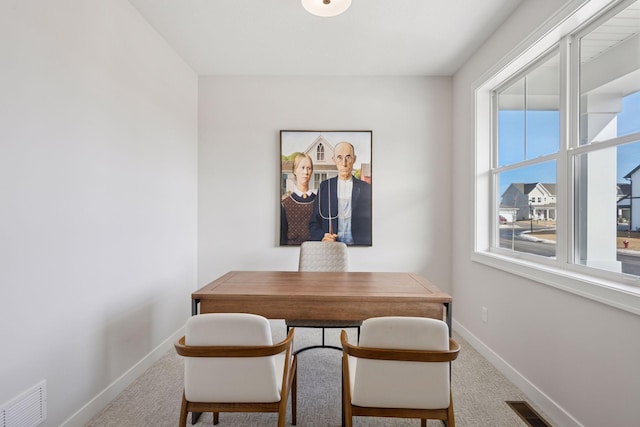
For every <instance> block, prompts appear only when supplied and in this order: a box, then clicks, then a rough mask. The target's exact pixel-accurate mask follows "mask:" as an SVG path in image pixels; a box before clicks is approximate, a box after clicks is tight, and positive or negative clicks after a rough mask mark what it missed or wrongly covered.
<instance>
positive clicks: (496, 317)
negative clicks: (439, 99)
mask: <svg viewBox="0 0 640 427" xmlns="http://www.w3.org/2000/svg"><path fill="white" fill-rule="evenodd" d="M579 3H581V2H580V1H572V2H568V1H566V0H537V1H526V2H524V3H523V4H522V5H521V7H519V9H518V10H517V11H516V12H515V13H514V14H513V15H512V16H511V17H510V19H509V20H508V21H507V22H506V24H505V25H503V27H502V28H501V29H500V30H499V31H497V32H496V34H494V36H493V37H492V38H491V39H490V40H489V41H488V42H487V43H486V44H485V45H484V46H483V48H482V49H480V50H479V51H478V52H477V53H476V54H475V55H474V56H473V57H472V58H471V59H470V60H469V61H468V62H467V64H465V66H464V67H462V68H461V70H459V72H458V73H456V75H455V76H454V80H453V105H454V108H453V111H454V114H453V123H454V124H455V126H454V128H453V129H454V131H453V141H454V143H453V161H454V162H455V164H458V165H460V167H457V168H456V171H457V173H455V174H454V175H453V206H454V209H453V221H454V223H455V224H456V227H454V228H453V244H454V245H455V247H458V248H462V250H460V251H457V252H456V251H454V252H453V254H452V255H453V256H452V260H453V268H452V280H453V297H454V302H455V303H454V316H455V320H456V326H457V327H458V330H459V331H460V332H461V333H463V335H465V336H466V337H467V338H468V339H469V340H471V342H473V343H474V344H475V345H477V346H478V348H479V349H481V350H482V352H483V353H484V354H485V356H487V357H489V358H490V359H491V360H492V361H493V362H494V363H497V364H498V366H499V367H500V368H501V369H502V370H503V371H504V372H505V373H507V375H509V377H510V378H511V379H512V380H514V381H515V382H516V383H517V384H518V385H519V386H520V387H521V388H522V389H523V390H524V391H525V392H527V393H528V394H529V395H530V396H531V397H532V398H534V399H535V402H536V403H537V404H538V405H540V406H541V407H542V409H543V410H544V411H545V412H547V413H548V414H549V415H550V417H551V418H552V420H551V422H552V424H553V425H555V426H574V425H584V426H604V425H616V426H634V425H637V420H638V418H640V407H639V406H638V405H637V404H636V403H635V402H638V401H640V369H638V355H639V354H640V340H638V339H637V338H638V331H639V330H640V318H639V317H638V316H636V315H634V314H631V313H628V312H626V311H621V310H618V309H616V308H613V307H611V306H608V305H604V304H601V303H598V302H595V301H592V300H589V299H585V298H583V297H580V296H577V295H574V294H570V293H566V292H563V291H560V290H557V289H555V288H551V287H549V286H547V285H543V284H541V283H538V282H536V281H533V280H527V279H524V278H522V277H519V276H515V275H512V274H508V273H506V272H502V271H500V270H496V269H493V268H489V267H487V266H484V265H480V264H477V263H474V262H472V261H471V259H470V256H471V251H472V250H473V236H472V233H473V228H472V224H473V218H472V215H471V213H472V212H473V211H474V206H473V200H474V192H473V175H472V174H473V170H474V158H473V155H474V140H473V134H472V126H473V123H474V118H473V116H472V107H473V98H472V93H471V87H472V86H473V84H474V82H475V81H476V80H477V79H479V78H480V77H481V76H482V75H483V74H484V73H486V72H487V71H488V70H490V69H491V68H492V67H493V66H494V64H496V63H497V62H499V61H501V59H502V58H503V57H504V56H505V55H507V54H509V55H511V56H515V55H516V54H517V53H518V52H519V50H518V49H515V48H516V47H517V43H519V42H520V41H521V40H524V39H525V38H526V37H527V36H528V35H529V34H530V33H532V32H533V31H534V30H535V29H536V27H537V26H539V25H541V24H543V23H544V21H545V20H547V19H548V18H550V17H551V16H552V15H553V14H554V13H556V12H557V11H559V10H560V9H561V7H562V6H563V5H565V4H568V5H572V6H575V5H578V4H579ZM565 15H566V14H565ZM513 49H515V50H513ZM512 50H513V51H512ZM483 306H485V307H487V308H488V310H489V316H488V322H487V323H486V324H485V323H483V322H482V321H481V310H482V307H483ZM463 351H464V350H463Z"/></svg>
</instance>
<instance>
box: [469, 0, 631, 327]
mask: <svg viewBox="0 0 640 427" xmlns="http://www.w3.org/2000/svg"><path fill="white" fill-rule="evenodd" d="M622 3H626V0H621V1H619V2H615V4H614V3H612V2H611V1H609V0H590V1H587V2H571V3H569V4H567V5H565V7H564V8H563V9H561V10H559V11H558V12H557V13H556V14H555V15H554V16H553V17H552V18H551V19H549V20H548V21H547V23H546V24H545V25H543V26H542V27H540V28H539V29H538V30H537V31H535V32H534V34H532V35H531V36H530V37H529V38H527V39H526V40H524V41H523V42H522V43H521V44H520V45H519V46H518V47H517V48H516V49H514V50H513V51H512V53H511V54H510V55H508V56H507V57H505V58H504V59H503V60H502V61H500V62H499V63H498V64H497V65H496V66H495V67H494V68H493V69H491V70H489V71H488V72H487V73H485V75H483V76H482V77H481V78H480V79H478V81H477V82H475V83H474V84H473V86H472V91H473V93H472V95H473V96H472V99H474V101H475V104H474V116H475V127H474V137H475V156H474V161H475V165H474V167H475V173H474V177H473V179H474V183H473V185H474V189H475V201H474V209H475V211H474V215H473V218H474V223H473V227H472V229H473V230H474V246H473V252H472V254H471V258H472V260H473V261H475V262H479V263H482V264H485V265H488V266H491V267H494V268H498V269H500V270H504V271H507V272H510V273H513V274H517V275H519V276H522V277H525V278H528V279H530V280H532V281H535V282H539V283H542V284H545V285H548V286H552V287H554V288H558V289H562V290H565V291H567V292H571V293H573V294H577V295H581V296H583V297H586V298H589V299H592V300H595V301H599V302H601V303H604V304H607V305H610V306H613V307H617V308H619V309H622V310H625V311H629V312H632V313H635V314H638V315H640V277H633V276H628V275H625V276H623V275H621V274H615V273H608V272H605V271H598V270H597V269H594V268H589V267H585V266H583V265H577V264H574V263H573V254H574V248H572V247H569V246H571V245H568V244H567V243H568V242H574V241H575V239H574V235H573V231H572V230H574V225H575V222H574V221H575V220H574V218H573V212H574V202H573V201H574V188H573V187H574V185H573V178H572V176H573V166H572V162H573V159H574V157H575V156H577V155H579V154H580V153H582V152H586V151H589V150H590V148H589V147H588V146H580V147H578V146H577V141H578V135H577V133H576V132H578V128H579V126H578V122H577V120H578V114H577V108H578V104H577V101H578V99H579V94H578V88H577V85H575V84H570V82H575V81H577V77H578V75H577V74H578V72H579V70H578V69H577V67H571V64H572V63H576V62H575V61H576V60H577V59H578V58H577V57H576V53H575V52H576V49H574V50H573V51H572V50H571V49H570V43H571V37H570V36H571V35H572V34H576V33H577V32H578V31H580V30H581V29H583V28H584V26H585V25H586V24H588V23H589V22H590V21H593V20H594V18H595V17H596V16H599V15H601V12H602V11H603V10H604V9H610V8H611V7H616V6H617V5H619V4H622ZM557 48H559V49H560V61H561V63H560V114H561V119H560V134H561V135H560V151H559V153H558V154H557V156H554V157H556V158H557V163H556V165H557V184H556V187H557V190H558V191H557V202H556V203H557V246H556V258H555V259H547V258H544V257H538V256H535V255H530V254H527V253H520V252H513V251H507V250H501V249H500V248H497V247H495V246H496V245H494V244H492V242H496V238H497V235H498V221H497V220H496V218H498V214H499V213H498V207H497V203H496V201H497V199H498V197H496V196H495V195H496V194H497V192H498V191H497V188H496V183H495V182H494V180H493V179H492V173H491V171H492V165H494V162H493V161H492V160H493V159H494V156H495V155H496V154H495V153H494V152H493V150H494V144H493V140H494V135H493V134H492V133H493V131H494V129H495V120H496V118H495V111H493V110H492V102H491V98H492V96H493V93H494V92H493V91H494V90H495V89H496V88H498V87H500V86H501V85H503V84H504V83H505V82H506V81H508V80H510V79H512V78H513V77H514V76H516V75H518V74H520V73H522V72H524V70H526V69H527V68H529V67H530V65H531V64H534V63H536V62H537V61H538V60H539V59H540V58H542V57H544V56H545V55H546V54H547V53H548V52H550V51H551V50H553V49H557ZM570 141H576V143H575V144H573V145H572V144H570Z"/></svg>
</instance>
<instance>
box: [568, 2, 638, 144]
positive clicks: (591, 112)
mask: <svg viewBox="0 0 640 427" xmlns="http://www.w3.org/2000/svg"><path fill="white" fill-rule="evenodd" d="M639 9H640V1H636V2H634V3H631V4H630V5H629V6H628V7H627V8H626V9H623V10H622V11H621V12H619V13H618V14H616V15H615V16H613V17H612V18H610V19H609V20H608V21H606V22H604V23H603V24H601V25H600V26H598V27H596V28H595V29H594V30H592V31H591V32H589V34H587V35H586V36H584V37H582V38H581V39H580V145H586V144H590V143H593V142H599V141H605V140H609V139H612V138H615V137H617V136H622V135H629V134H631V133H634V132H638V131H639V130H640V108H639V107H638V103H639V102H640V101H638V98H639V97H640V95H638V94H637V92H638V91H639V90H640V70H639V68H638V63H639V62H640V61H639V59H640V49H639V48H638V47H639V45H640V18H639V17H638V10H639Z"/></svg>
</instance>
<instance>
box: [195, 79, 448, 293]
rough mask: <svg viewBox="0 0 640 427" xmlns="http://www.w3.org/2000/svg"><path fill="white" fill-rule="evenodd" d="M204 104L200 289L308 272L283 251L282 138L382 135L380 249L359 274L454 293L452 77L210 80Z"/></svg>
mask: <svg viewBox="0 0 640 427" xmlns="http://www.w3.org/2000/svg"><path fill="white" fill-rule="evenodd" d="M199 103H200V107H199V114H200V118H199V154H198V160H199V167H198V170H199V223H198V236H199V239H198V247H199V252H198V256H199V261H198V282H199V284H200V285H205V284H206V283H208V282H210V281H211V280H213V279H215V278H216V277H218V276H220V275H221V274H223V273H225V272H227V271H229V270H240V269H253V270H261V269H265V270H273V269H276V270H296V269H297V259H298V248H297V247H279V246H278V232H279V213H280V211H279V206H280V204H279V192H278V189H279V185H280V181H279V172H280V139H279V138H280V134H279V131H280V130H372V131H373V150H372V152H373V156H372V169H373V246H372V247H353V248H351V250H350V261H351V269H352V270H354V271H362V270H372V271H413V272H417V273H421V274H423V275H425V276H426V277H428V278H429V279H431V280H432V281H433V282H434V283H435V284H437V285H438V286H440V287H441V288H442V289H443V290H449V289H450V287H449V275H450V258H449V255H450V236H451V226H452V222H451V211H450V209H449V207H450V200H451V197H450V190H451V189H450V182H449V176H450V170H449V169H450V165H451V155H450V151H451V147H450V135H451V129H450V127H451V126H450V123H451V80H450V78H427V77H379V78H372V77H368V78H367V77H331V78H329V77H202V78H200V91H199ZM356 154H357V153H356Z"/></svg>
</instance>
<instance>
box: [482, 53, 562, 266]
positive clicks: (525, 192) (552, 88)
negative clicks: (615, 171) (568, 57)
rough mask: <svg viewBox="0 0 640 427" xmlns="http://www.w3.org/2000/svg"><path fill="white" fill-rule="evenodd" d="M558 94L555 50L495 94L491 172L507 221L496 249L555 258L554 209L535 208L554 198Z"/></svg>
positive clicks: (558, 138)
mask: <svg viewBox="0 0 640 427" xmlns="http://www.w3.org/2000/svg"><path fill="white" fill-rule="evenodd" d="M559 91H560V70H559V53H558V50H557V49H555V50H554V51H553V52H552V53H551V54H548V55H546V56H545V57H544V58H542V59H541V60H540V61H538V62H536V64H534V65H533V66H531V67H530V68H528V69H526V70H525V71H524V73H523V74H522V75H517V76H516V77H515V79H514V80H512V81H508V82H507V83H506V84H505V85H504V86H502V87H500V88H498V89H497V90H496V91H495V94H494V104H495V105H494V107H495V109H496V110H497V123H496V128H497V129H496V130H497V132H495V134H496V135H497V140H496V141H495V142H494V144H495V145H496V146H497V152H498V158H497V159H496V162H495V163H496V164H495V165H494V168H493V170H492V172H493V179H494V181H495V182H497V183H498V188H499V192H498V194H497V196H498V197H497V203H498V204H499V212H500V215H502V216H505V217H509V218H512V221H511V222H509V223H508V224H507V225H502V226H499V228H500V231H499V236H498V240H497V242H496V244H495V246H497V247H500V248H505V249H509V250H511V251H516V252H526V253H531V254H536V255H538V256H545V257H555V256H556V247H555V241H554V240H555V234H556V221H555V219H556V206H555V203H554V204H549V205H548V206H546V208H543V209H539V208H538V206H539V205H541V204H542V195H541V194H543V193H551V194H555V189H556V168H557V167H556V164H557V156H558V152H559V146H560V111H559V109H560V99H559V98H560V93H559ZM534 206H535V208H534ZM498 218H499V216H498Z"/></svg>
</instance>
